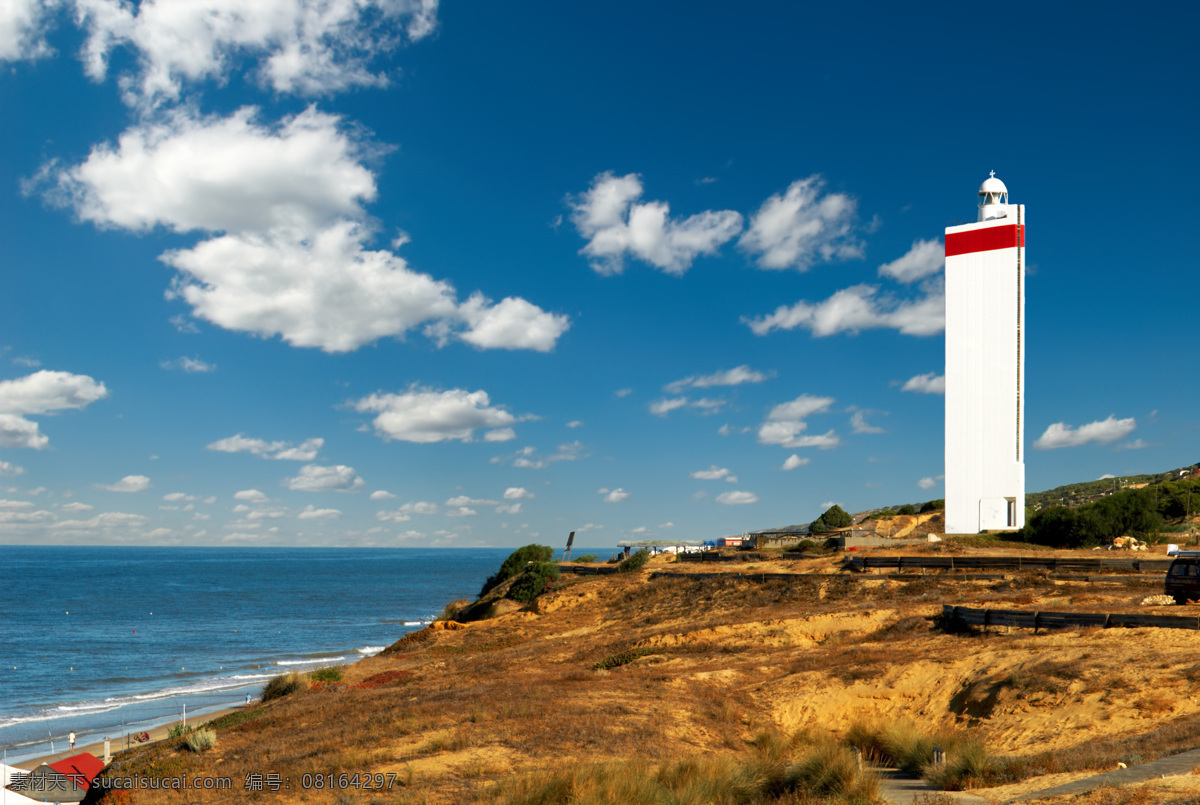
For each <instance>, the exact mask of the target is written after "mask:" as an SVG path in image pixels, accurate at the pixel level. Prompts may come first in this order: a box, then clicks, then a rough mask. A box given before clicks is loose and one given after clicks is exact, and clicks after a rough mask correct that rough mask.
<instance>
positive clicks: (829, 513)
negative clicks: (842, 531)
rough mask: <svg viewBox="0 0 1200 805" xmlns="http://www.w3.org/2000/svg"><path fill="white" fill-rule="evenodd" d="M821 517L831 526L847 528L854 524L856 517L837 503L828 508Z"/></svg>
mask: <svg viewBox="0 0 1200 805" xmlns="http://www.w3.org/2000/svg"><path fill="white" fill-rule="evenodd" d="M820 519H821V520H823V521H824V522H825V525H827V526H829V527H830V528H845V527H847V526H851V525H854V518H853V517H851V516H850V515H849V514H847V513H846V511H845V509H843V508H842V507H841V506H839V505H837V504H836V503H835V504H833V505H832V506H830V507H829V508H828V509H826V510H825V513H824V514H822V515H821V518H820Z"/></svg>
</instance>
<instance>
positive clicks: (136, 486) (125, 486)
mask: <svg viewBox="0 0 1200 805" xmlns="http://www.w3.org/2000/svg"><path fill="white" fill-rule="evenodd" d="M96 488H97V489H104V490H107V491H109V492H145V491H146V490H147V489H149V488H150V479H149V478H147V477H146V476H145V475H126V476H125V477H124V478H122V479H121V480H119V481H117V482H116V483H115V484H96Z"/></svg>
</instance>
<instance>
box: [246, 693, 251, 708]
mask: <svg viewBox="0 0 1200 805" xmlns="http://www.w3.org/2000/svg"><path fill="white" fill-rule="evenodd" d="M246 706H247V707H249V706H250V694H249V693H247V694H246Z"/></svg>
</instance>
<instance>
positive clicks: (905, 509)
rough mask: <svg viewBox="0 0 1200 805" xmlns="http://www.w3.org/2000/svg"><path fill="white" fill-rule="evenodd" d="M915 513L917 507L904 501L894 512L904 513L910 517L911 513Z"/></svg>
mask: <svg viewBox="0 0 1200 805" xmlns="http://www.w3.org/2000/svg"><path fill="white" fill-rule="evenodd" d="M916 513H917V507H916V506H914V505H912V504H911V503H905V504H904V505H903V506H901V507H900V508H898V509H896V514H903V515H906V516H909V517H911V516H912V515H914V514H916Z"/></svg>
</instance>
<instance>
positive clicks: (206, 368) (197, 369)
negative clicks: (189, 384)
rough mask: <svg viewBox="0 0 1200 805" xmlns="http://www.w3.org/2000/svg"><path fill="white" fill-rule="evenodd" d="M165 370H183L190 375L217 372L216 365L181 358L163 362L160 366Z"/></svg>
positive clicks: (196, 359)
mask: <svg viewBox="0 0 1200 805" xmlns="http://www.w3.org/2000/svg"><path fill="white" fill-rule="evenodd" d="M159 366H161V367H162V368H163V369H167V370H170V369H182V370H183V371H185V372H188V373H205V372H215V371H217V365H216V364H215V363H205V362H204V361H202V360H200V359H199V358H180V359H179V360H175V361H163V362H162V363H160V364H159Z"/></svg>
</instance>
